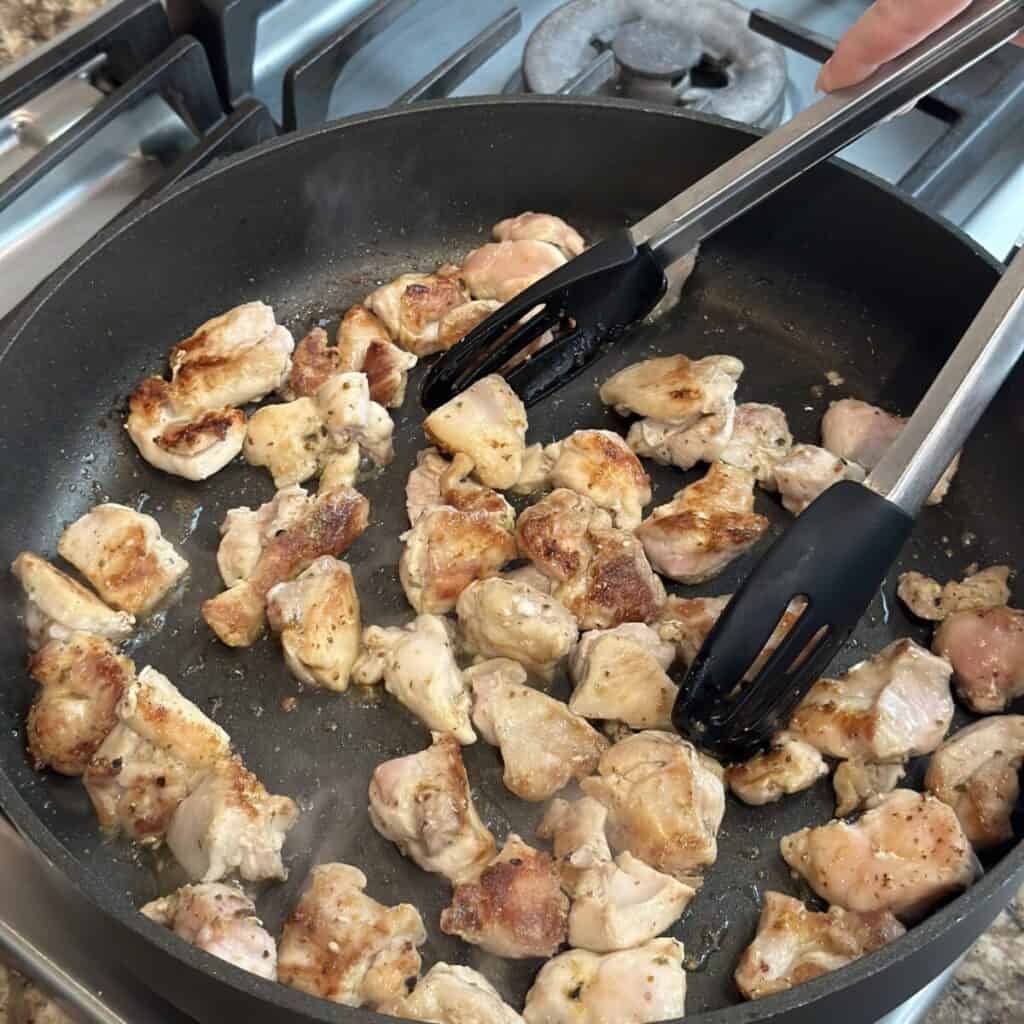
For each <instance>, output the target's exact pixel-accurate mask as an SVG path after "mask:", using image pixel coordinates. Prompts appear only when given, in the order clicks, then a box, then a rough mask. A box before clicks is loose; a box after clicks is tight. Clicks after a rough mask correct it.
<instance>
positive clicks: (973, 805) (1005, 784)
mask: <svg viewBox="0 0 1024 1024" xmlns="http://www.w3.org/2000/svg"><path fill="white" fill-rule="evenodd" d="M1022 762H1024V715H994V716H993V717H991V718H986V719H984V720H983V721H980V722H975V723H974V724H973V725H969V726H967V728H966V729H961V730H960V731H959V732H958V733H956V734H955V735H953V736H950V738H949V739H948V740H946V742H945V743H943V744H942V746H941V747H939V749H938V750H936V751H935V753H934V754H933V755H932V759H931V761H929V763H928V774H927V775H926V776H925V780H924V784H925V787H926V788H927V790H928V791H929V792H930V793H934V794H935V796H937V797H938V798H939V799H940V800H941V801H942V802H943V803H947V804H949V806H950V807H952V808H953V810H954V811H956V816H957V817H958V818H959V819H960V824H961V825H962V826H963V830H964V832H965V833H966V835H967V838H968V839H970V841H971V843H972V844H973V845H974V848H975V849H976V850H984V849H987V848H988V847H990V846H998V845H999V844H1000V843H1005V842H1007V841H1008V840H1010V839H1012V838H1013V829H1012V828H1011V827H1010V815H1011V814H1012V812H1013V808H1014V806H1015V804H1016V803H1017V798H1018V796H1019V795H1020V794H1019V790H1020V783H1019V780H1018V772H1019V771H1020V767H1021V763H1022Z"/></svg>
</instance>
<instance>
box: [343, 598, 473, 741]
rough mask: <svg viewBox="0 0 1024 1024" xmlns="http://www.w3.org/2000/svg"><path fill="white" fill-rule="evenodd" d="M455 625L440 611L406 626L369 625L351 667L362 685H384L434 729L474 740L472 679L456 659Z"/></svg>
mask: <svg viewBox="0 0 1024 1024" xmlns="http://www.w3.org/2000/svg"><path fill="white" fill-rule="evenodd" d="M453 633H454V627H453V626H452V625H451V624H450V623H448V622H447V621H446V620H445V619H441V618H438V616H436V615H420V616H417V618H415V619H414V620H413V621H412V622H410V623H409V624H408V625H407V626H405V627H403V628H398V627H395V626H389V627H387V628H382V627H380V626H370V627H368V628H367V629H365V630H364V631H363V650H362V653H361V654H360V656H359V658H358V659H357V661H356V664H355V667H354V668H353V670H352V678H353V679H355V681H356V682H358V683H359V684H360V685H362V686H372V685H373V684H375V683H378V682H380V681H381V680H383V681H384V688H385V689H386V690H387V691H388V693H390V694H391V695H392V696H393V697H396V698H397V699H398V700H399V701H401V703H403V704H404V705H405V706H406V707H407V708H408V709H409V710H410V711H411V712H412V713H413V714H414V715H415V716H416V717H417V718H418V719H419V720H420V721H421V722H422V723H423V724H424V725H425V726H426V727H427V728H428V729H430V730H431V731H432V732H445V733H451V734H452V735H453V736H454V737H455V738H456V739H457V740H458V741H459V742H460V743H463V744H467V743H473V742H475V741H476V733H475V732H473V726H472V725H471V724H470V721H469V711H470V696H469V689H468V680H466V679H464V678H463V673H462V672H461V671H460V670H459V666H458V665H457V664H456V662H455V651H454V646H453V642H452V636H453Z"/></svg>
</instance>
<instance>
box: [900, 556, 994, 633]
mask: <svg viewBox="0 0 1024 1024" xmlns="http://www.w3.org/2000/svg"><path fill="white" fill-rule="evenodd" d="M1009 578H1010V567H1009V566H1008V565H990V566H989V567H988V568H987V569H982V570H981V571H980V572H976V573H973V574H972V575H969V576H967V577H965V578H964V580H963V582H960V583H958V582H957V581H956V580H950V581H949V583H947V584H946V585H945V586H941V585H940V584H939V583H938V582H937V581H936V580H933V579H931V577H929V576H925V575H923V574H922V573H919V572H905V573H901V574H900V579H899V584H898V586H897V587H896V596H897V597H898V598H899V599H900V600H901V601H902V602H903V603H904V604H905V605H906V606H907V608H909V609H910V611H911V612H912V613H913V614H914V615H916V616H917V617H918V618H919V619H925V620H927V621H929V622H941V621H942V620H943V619H948V618H949V616H950V615H953V614H954V613H956V612H972V611H978V610H980V609H982V608H999V607H1001V606H1003V605H1005V604H1006V603H1007V602H1008V601H1009V600H1010V588H1009V586H1008V585H1007V581H1008V580H1009Z"/></svg>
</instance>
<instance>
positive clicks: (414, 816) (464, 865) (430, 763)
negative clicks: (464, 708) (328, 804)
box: [370, 732, 495, 885]
mask: <svg viewBox="0 0 1024 1024" xmlns="http://www.w3.org/2000/svg"><path fill="white" fill-rule="evenodd" d="M431 739H432V741H433V742H432V744H431V746H430V747H428V748H427V749H426V750H421V751H420V752H419V753H418V754H409V755H408V756H406V757H396V758H394V759H392V760H390V761H385V762H384V763H383V764H379V765H377V767H376V768H375V769H374V772H373V778H372V779H371V780H370V821H371V822H373V827H374V828H375V829H376V830H377V831H378V832H379V833H380V834H381V835H382V836H384V838H385V839H390V840H391V841H392V842H393V843H395V844H396V845H397V846H398V848H399V850H401V851H402V853H403V854H405V856H407V857H411V858H412V859H413V860H414V861H415V862H416V863H417V864H418V865H419V866H420V867H421V868H423V870H424V871H432V872H434V873H435V874H438V875H444V877H445V878H447V879H448V881H450V882H451V883H452V884H453V885H457V884H458V883H459V882H462V881H465V880H466V879H469V878H475V877H476V876H477V875H478V874H479V873H480V871H481V869H482V868H483V866H484V865H485V864H487V863H488V862H489V861H490V860H491V858H492V857H493V856H494V852H495V845H494V836H492V835H491V833H490V832H489V831H488V829H487V828H486V827H485V826H484V824H483V822H482V821H481V820H480V816H479V815H478V814H477V812H476V807H474V806H473V795H472V793H471V792H470V789H469V779H468V778H467V777H466V768H465V765H464V764H463V763H462V753H461V752H460V750H459V744H458V742H457V741H456V740H455V738H454V737H453V736H450V735H448V734H447V733H439V732H435V733H432V734H431Z"/></svg>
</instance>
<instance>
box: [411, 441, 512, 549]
mask: <svg viewBox="0 0 1024 1024" xmlns="http://www.w3.org/2000/svg"><path fill="white" fill-rule="evenodd" d="M472 472H473V460H472V459H471V458H470V457H469V456H468V455H463V454H462V453H461V452H460V453H459V454H458V455H456V456H455V458H453V459H452V460H451V461H450V462H449V460H448V459H446V458H445V457H444V456H443V455H441V453H440V452H438V451H437V449H436V448H424V449H423V450H422V451H421V452H419V453H418V454H417V456H416V467H415V469H413V471H412V472H411V473H410V474H409V480H408V482H407V483H406V485H405V507H406V511H407V512H408V514H409V523H410V525H412V526H415V525H416V524H417V523H418V522H419V520H420V517H421V516H423V514H424V513H426V512H431V511H433V510H434V509H436V508H441V507H448V508H453V509H455V510H456V511H457V512H467V513H476V514H481V515H487V516H491V517H493V519H494V521H495V523H496V524H497V525H499V526H501V527H502V528H503V529H505V530H511V529H512V528H513V526H514V524H515V521H516V514H515V511H514V510H513V508H512V506H511V505H510V504H509V503H508V502H507V501H506V500H505V499H504V498H503V497H502V496H501V495H500V494H499V493H498V492H497V491H495V490H492V489H491V488H490V487H484V485H483V484H478V483H477V482H476V481H475V480H471V479H469V475H470V474H471V473H472Z"/></svg>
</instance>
